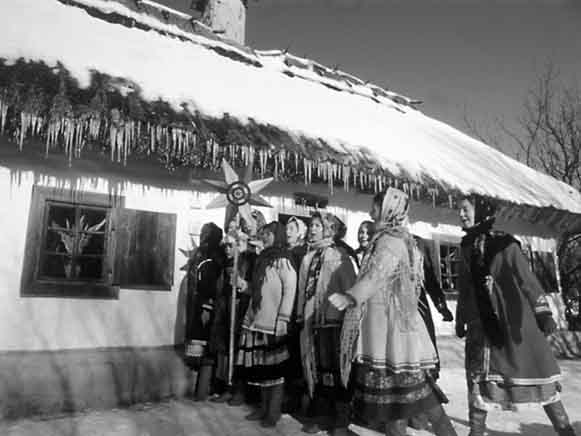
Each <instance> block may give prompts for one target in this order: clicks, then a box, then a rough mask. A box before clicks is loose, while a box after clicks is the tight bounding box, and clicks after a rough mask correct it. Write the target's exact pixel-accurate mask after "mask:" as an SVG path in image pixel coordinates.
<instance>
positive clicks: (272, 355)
mask: <svg viewBox="0 0 581 436" xmlns="http://www.w3.org/2000/svg"><path fill="white" fill-rule="evenodd" d="M239 344H240V346H239V348H238V355H237V358H236V366H237V367H236V374H237V375H238V377H239V379H241V380H245V381H246V382H247V383H248V384H251V385H259V386H272V385H276V384H280V383H283V382H284V377H285V373H286V371H287V365H288V359H289V357H290V354H289V351H288V345H287V337H286V336H274V335H269V334H266V333H261V332H254V331H250V330H243V331H242V335H241V336H240V342H239Z"/></svg>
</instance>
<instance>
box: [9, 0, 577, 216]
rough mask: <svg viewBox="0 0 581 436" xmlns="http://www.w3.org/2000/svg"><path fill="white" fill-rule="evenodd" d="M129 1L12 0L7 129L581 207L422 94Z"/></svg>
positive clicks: (60, 144)
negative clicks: (259, 46) (457, 125)
mask: <svg viewBox="0 0 581 436" xmlns="http://www.w3.org/2000/svg"><path fill="white" fill-rule="evenodd" d="M124 2H125V4H123V3H117V2H114V1H107V0H60V1H59V0H45V1H43V2H38V1H37V0H17V1H16V0H13V1H3V2H0V59H4V63H3V64H2V65H0V113H1V111H2V107H4V108H5V111H7V113H8V116H7V120H6V121H3V122H2V126H0V127H4V128H5V129H12V131H13V132H15V134H16V140H17V142H19V146H21V147H22V146H23V142H25V138H26V136H27V135H31V134H36V135H38V134H40V135H42V136H43V137H46V144H47V149H46V152H52V151H53V150H64V151H66V152H67V154H68V155H69V158H70V159H71V160H73V159H74V158H75V156H76V155H78V154H80V153H82V150H83V148H84V147H91V146H94V144H95V143H99V142H100V143H101V146H103V147H104V148H106V149H107V152H108V153H110V154H111V158H112V159H114V160H119V161H124V160H126V159H131V158H132V157H133V156H136V155H141V156H143V155H145V156H149V155H151V154H155V155H156V156H157V157H160V156H161V157H160V159H161V160H162V161H163V162H164V163H165V164H166V165H167V166H168V167H170V168H171V167H172V166H175V165H201V166H204V165H206V166H208V165H210V166H211V165H214V164H216V162H218V161H219V159H218V158H219V156H220V154H226V155H227V156H229V157H230V158H232V159H242V160H244V159H246V158H247V157H248V155H249V150H250V149H251V148H253V149H256V150H258V151H259V152H258V153H257V155H258V158H257V159H258V160H257V166H260V169H261V171H263V172H274V173H275V174H276V175H278V176H280V177H289V178H292V175H296V174H301V176H302V178H303V179H304V180H305V181H310V180H311V179H312V178H313V177H315V178H317V177H318V178H319V179H322V180H326V181H327V182H328V183H329V184H330V186H332V185H333V184H335V183H336V182H337V181H340V182H341V183H342V184H344V185H345V187H352V186H353V185H355V186H359V187H368V188H369V187H371V188H372V189H373V188H374V189H380V188H382V187H383V186H385V185H386V184H392V185H395V184H397V185H399V186H404V187H405V189H407V190H409V191H410V192H411V193H412V195H416V196H419V195H420V194H421V193H423V194H424V195H426V193H428V195H430V196H432V197H433V198H434V200H436V199H439V200H440V201H441V200H442V198H444V199H445V198H448V199H449V201H450V202H452V200H453V199H452V197H451V196H453V195H457V194H459V193H469V192H476V193H480V194H484V195H488V196H490V197H494V198H497V199H499V200H502V201H503V202H505V203H506V204H509V205H512V206H515V205H520V207H521V208H522V209H526V210H528V211H529V212H527V214H528V215H529V218H531V217H532V216H533V215H535V216H539V214H541V213H543V214H544V215H543V216H546V217H548V216H549V215H550V214H551V213H552V212H554V211H565V212H567V216H568V217H569V219H573V218H575V217H577V218H579V216H578V215H577V214H581V194H580V193H579V192H578V191H576V190H575V189H574V188H572V187H571V186H569V185H566V184H564V183H562V182H560V181H557V180H555V179H554V178H552V177H549V176H548V175H545V174H543V173H540V172H538V171H535V170H533V169H531V168H529V167H527V166H525V165H523V164H522V163H520V162H517V161H516V160H514V159H512V158H510V157H508V156H506V155H504V154H502V153H500V152H498V151H497V150H494V149H493V148H491V147H489V146H487V145H485V144H483V143H482V142H479V141H478V140H476V139H474V138H471V137H469V136H467V135H465V134H464V133H462V132H460V131H458V130H456V129H454V128H452V127H451V126H449V125H446V124H444V123H441V122H439V121H437V120H434V119H432V118H430V117H428V116H426V115H424V114H423V113H422V112H420V111H419V110H417V109H416V103H418V102H416V101H414V100H412V99H409V98H407V97H404V96H401V95H398V94H397V93H394V92H392V91H389V90H385V89H382V88H381V87H378V86H374V85H372V84H368V83H365V82H364V81H362V80H360V79H358V78H356V77H354V76H352V75H349V74H347V73H344V72H342V71H338V70H335V69H332V68H328V67H325V66H324V65H321V64H319V63H317V62H314V61H312V60H309V59H302V58H299V57H296V56H293V55H290V54H288V53H285V52H282V51H269V52H257V51H254V50H252V49H251V48H248V47H240V46H237V45H235V44H233V43H230V42H228V41H224V40H221V39H220V38H218V37H216V36H214V35H211V33H210V32H209V31H208V29H203V26H202V27H200V25H199V24H197V23H195V22H193V21H189V20H187V19H186V18H184V17H179V16H178V17H168V16H165V15H164V16H163V17H162V18H158V17H155V16H152V15H151V14H146V13H144V12H143V11H140V10H139V8H137V7H131V4H137V3H135V2H130V1H129V0H124ZM18 60H20V61H19V62H17V61H18ZM40 78H42V80H40ZM67 120H69V121H67ZM59 122H60V123H59ZM67 122H68V124H67ZM91 123H92V124H91ZM66 129H68V130H66ZM449 195H450V196H449ZM513 209H514V207H513ZM560 216H563V214H560ZM553 224H556V222H554V223H553Z"/></svg>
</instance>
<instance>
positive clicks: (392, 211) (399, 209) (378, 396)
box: [330, 188, 456, 436]
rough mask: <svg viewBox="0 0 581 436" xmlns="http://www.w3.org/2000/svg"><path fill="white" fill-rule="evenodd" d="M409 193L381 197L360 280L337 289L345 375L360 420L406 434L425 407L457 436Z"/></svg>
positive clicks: (437, 429)
mask: <svg viewBox="0 0 581 436" xmlns="http://www.w3.org/2000/svg"><path fill="white" fill-rule="evenodd" d="M408 208H409V200H408V197H407V195H406V194H405V193H403V192H402V191H399V190H397V189H393V188H389V189H388V190H387V192H384V193H380V194H378V195H376V196H375V197H374V199H373V207H372V210H371V217H372V218H373V220H374V221H375V224H376V233H375V235H374V237H373V239H372V240H371V242H370V245H369V248H368V249H367V252H366V253H365V256H364V258H363V264H362V266H361V271H360V273H359V276H358V277H357V282H356V283H355V285H354V286H353V287H352V288H351V289H349V290H348V291H347V292H346V293H344V294H334V295H332V296H331V298H330V301H331V303H332V304H333V305H334V306H335V307H336V308H337V309H338V310H345V309H348V308H349V310H348V311H347V313H346V315H345V320H344V324H343V333H342V343H341V375H342V378H343V383H345V384H347V382H348V381H349V382H350V383H351V384H352V388H353V391H354V393H353V412H352V417H353V420H354V422H355V423H356V424H359V425H362V426H364V427H368V428H371V429H373V430H376V431H382V432H383V431H384V432H385V434H386V435H389V436H400V435H404V434H405V429H406V425H407V421H408V419H409V418H412V417H413V416H415V415H417V414H420V413H425V414H426V416H427V418H428V420H429V421H430V422H431V423H432V429H433V431H434V433H435V434H436V435H438V436H444V435H446V436H449V435H452V436H454V435H456V432H455V430H454V428H453V427H452V424H451V423H450V420H449V418H448V416H447V415H446V413H445V412H444V409H443V408H442V406H441V402H442V401H443V397H444V396H443V394H442V393H441V391H440V390H439V389H438V388H437V386H436V385H435V382H434V380H433V379H432V378H431V375H430V370H432V369H433V368H435V366H436V362H437V361H438V358H437V356H436V351H435V349H434V345H433V343H432V341H431V340H430V336H429V334H428V331H427V328H426V325H425V323H424V322H423V320H422V318H421V316H420V314H419V311H418V298H419V295H420V289H421V283H422V280H423V265H422V262H421V255H420V253H419V250H418V247H417V245H416V243H415V241H414V238H413V237H412V236H411V235H410V233H409V232H408V231H407V229H406V227H405V225H406V222H407V216H408Z"/></svg>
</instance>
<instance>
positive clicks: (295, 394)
mask: <svg viewBox="0 0 581 436" xmlns="http://www.w3.org/2000/svg"><path fill="white" fill-rule="evenodd" d="M306 236H307V225H306V224H305V223H304V221H303V220H301V219H300V218H297V217H296V216H292V217H290V218H289V219H288V221H287V223H286V241H287V248H288V249H289V250H290V253H291V258H292V261H293V267H294V268H295V271H296V272H297V275H298V273H299V269H300V266H301V262H302V261H303V258H304V257H305V254H306V253H307V244H306V242H305V238H306ZM297 284H298V280H297ZM297 301H298V299H297V298H295V304H294V305H293V311H292V314H291V320H290V322H289V331H288V344H289V352H290V359H289V362H288V365H287V373H286V377H285V401H284V403H283V410H284V411H285V412H288V413H293V412H296V411H298V410H299V409H300V407H301V405H302V398H303V396H304V392H305V383H304V378H303V365H302V363H301V339H300V329H299V328H298V324H297Z"/></svg>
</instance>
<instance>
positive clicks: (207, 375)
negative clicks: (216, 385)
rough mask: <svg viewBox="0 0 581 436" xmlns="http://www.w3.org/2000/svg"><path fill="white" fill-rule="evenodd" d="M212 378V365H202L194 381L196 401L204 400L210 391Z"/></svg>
mask: <svg viewBox="0 0 581 436" xmlns="http://www.w3.org/2000/svg"><path fill="white" fill-rule="evenodd" d="M211 380H212V366H211V365H202V366H201V367H200V372H199V374H198V380H197V383H196V393H195V397H194V399H195V400H196V401H206V400H207V399H208V395H209V393H210V382H211Z"/></svg>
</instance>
